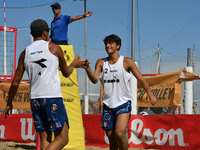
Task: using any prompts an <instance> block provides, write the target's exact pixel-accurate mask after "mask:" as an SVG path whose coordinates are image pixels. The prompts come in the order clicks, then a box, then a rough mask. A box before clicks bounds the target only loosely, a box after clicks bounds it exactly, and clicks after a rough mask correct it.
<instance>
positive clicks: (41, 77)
mask: <svg viewBox="0 0 200 150" xmlns="http://www.w3.org/2000/svg"><path fill="white" fill-rule="evenodd" d="M48 44H49V42H47V41H44V40H38V41H34V42H33V43H32V44H31V45H29V46H28V47H26V50H25V59H24V66H25V70H26V71H27V73H28V76H29V80H30V97H31V99H34V98H51V97H52V98H56V97H62V94H61V88H60V77H59V73H58V65H59V61H58V57H56V56H55V55H53V54H52V53H51V52H50V51H49V48H48Z"/></svg>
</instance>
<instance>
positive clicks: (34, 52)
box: [4, 19, 87, 150]
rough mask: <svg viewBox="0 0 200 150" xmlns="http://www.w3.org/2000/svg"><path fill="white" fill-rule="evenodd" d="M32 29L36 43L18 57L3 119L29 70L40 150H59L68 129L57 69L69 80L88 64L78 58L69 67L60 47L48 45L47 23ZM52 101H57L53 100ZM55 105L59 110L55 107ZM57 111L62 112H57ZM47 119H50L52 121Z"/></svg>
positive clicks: (36, 24) (39, 24)
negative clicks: (77, 69) (76, 70)
mask: <svg viewBox="0 0 200 150" xmlns="http://www.w3.org/2000/svg"><path fill="white" fill-rule="evenodd" d="M30 28H31V34H32V36H33V37H34V42H33V43H32V44H31V45H30V46H28V47H27V48H26V49H25V50H24V51H23V52H22V53H21V55H20V57H19V62H18V66H17V70H16V72H15V76H14V79H13V82H12V84H11V86H10V89H9V93H8V101H7V106H6V108H5V112H4V118H7V116H9V114H10V111H11V112H12V108H13V106H12V100H13V98H14V96H15V94H16V92H17V89H18V86H19V84H20V81H21V79H22V77H23V74H24V71H25V70H26V71H27V72H28V75H29V80H30V89H31V91H30V92H31V93H30V95H31V98H33V101H35V102H37V103H32V102H31V104H32V106H33V107H31V108H34V109H36V108H38V109H37V110H39V111H37V110H36V111H33V115H35V116H36V115H37V117H38V118H39V119H38V118H37V117H34V123H35V126H38V124H39V126H42V127H41V128H40V130H37V131H38V132H39V135H40V139H41V148H42V149H46V148H47V147H48V148H49V149H56V150H60V149H62V148H63V147H64V146H65V145H66V144H67V143H68V125H67V121H66V119H67V115H66V111H65V106H64V104H63V102H62V101H61V100H62V99H60V97H62V95H61V90H60V78H59V75H58V66H59V68H60V70H61V72H62V74H63V76H64V77H68V76H70V74H71V73H72V71H73V69H74V68H85V65H86V64H87V63H86V61H84V60H82V59H81V58H80V56H77V57H76V58H75V59H74V60H73V62H72V63H71V64H70V65H69V66H67V64H66V61H65V58H64V56H63V51H62V49H61V48H60V46H58V45H56V44H54V43H48V42H46V41H47V38H48V36H49V27H48V24H47V23H46V22H45V21H44V20H41V19H37V20H34V21H33V22H32V23H31V26H30ZM49 97H51V98H55V99H53V100H52V99H51V98H49ZM38 98H39V99H38ZM56 98H57V99H56ZM58 98H59V100H58ZM36 100H37V101H36ZM31 101H32V99H31ZM41 101H42V103H41ZM47 101H48V102H47ZM58 101H59V102H58ZM49 102H51V103H49ZM61 103H62V104H61ZM47 104H48V105H47ZM55 105H57V106H59V107H55ZM43 106H44V107H43ZM51 108H53V109H51ZM57 109H59V110H58V111H57ZM32 110H33V109H32ZM35 112H37V113H35ZM49 112H52V113H49ZM64 113H65V114H64ZM62 115H64V116H65V118H63V117H60V116H62ZM43 116H45V117H43ZM46 116H48V117H49V118H50V117H51V118H50V119H49V118H47V117H46ZM35 118H37V119H38V120H42V121H40V122H42V123H39V122H37V120H35ZM52 118H53V119H52ZM10 119H11V118H10ZM57 122H59V123H60V122H62V123H61V124H59V127H56V128H52V124H53V125H54V124H55V123H57ZM37 129H38V128H37ZM52 131H54V135H55V136H56V137H55V139H54V141H51V139H52V137H51V136H52Z"/></svg>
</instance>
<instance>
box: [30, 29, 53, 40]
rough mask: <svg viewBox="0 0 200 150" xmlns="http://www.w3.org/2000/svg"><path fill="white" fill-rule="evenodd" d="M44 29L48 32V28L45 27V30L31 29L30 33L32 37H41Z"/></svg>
mask: <svg viewBox="0 0 200 150" xmlns="http://www.w3.org/2000/svg"><path fill="white" fill-rule="evenodd" d="M44 31H47V32H49V29H45V30H43V31H42V30H37V31H31V35H32V36H33V37H34V38H37V37H41V36H42V33H43V32H44Z"/></svg>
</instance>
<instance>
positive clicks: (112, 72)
mask: <svg viewBox="0 0 200 150" xmlns="http://www.w3.org/2000/svg"><path fill="white" fill-rule="evenodd" d="M103 41H104V44H105V50H106V52H107V54H108V57H106V58H103V59H98V60H97V62H96V65H95V71H94V73H93V72H92V70H91V68H90V66H89V65H87V67H86V69H85V70H86V72H87V74H88V77H89V79H90V80H91V81H92V83H94V84H95V83H97V82H98V79H99V77H100V81H101V84H102V85H103V112H102V118H101V127H102V128H103V129H104V130H105V132H106V135H107V136H108V139H109V142H110V150H118V149H119V150H128V139H127V138H126V136H125V131H126V128H127V125H128V121H129V118H130V112H131V100H132V96H131V93H130V87H129V85H130V78H131V73H132V74H133V75H134V76H135V77H136V78H137V80H138V81H139V82H140V84H141V85H142V87H143V88H144V89H145V91H146V92H147V94H148V100H151V104H152V105H154V104H155V103H156V102H157V99H156V97H155V96H154V95H153V94H152V92H151V89H150V87H149V85H148V83H147V82H146V81H145V79H144V78H143V77H142V75H141V73H140V72H139V70H138V69H137V67H136V65H135V63H134V61H133V60H132V59H130V58H128V57H124V56H120V55H119V53H118V51H119V50H120V47H121V39H120V38H119V37H118V36H116V35H114V34H112V35H110V36H107V37H105V39H104V40H103ZM86 61H88V60H86ZM88 64H89V63H88ZM100 73H101V76H100Z"/></svg>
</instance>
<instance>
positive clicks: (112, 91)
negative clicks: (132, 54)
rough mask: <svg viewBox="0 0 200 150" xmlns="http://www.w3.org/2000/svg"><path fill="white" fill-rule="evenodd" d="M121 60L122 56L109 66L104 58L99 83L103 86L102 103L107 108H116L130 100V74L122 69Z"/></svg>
mask: <svg viewBox="0 0 200 150" xmlns="http://www.w3.org/2000/svg"><path fill="white" fill-rule="evenodd" d="M123 60H124V56H120V57H119V59H118V61H117V62H116V63H115V64H109V63H108V60H107V58H104V64H103V71H102V74H101V77H100V81H101V83H102V85H103V98H102V99H103V103H104V104H105V105H106V106H108V107H109V108H116V107H118V106H120V105H122V104H124V103H126V102H128V101H129V100H132V96H131V93H130V78H131V74H130V73H128V72H127V71H126V70H125V69H124V67H123Z"/></svg>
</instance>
